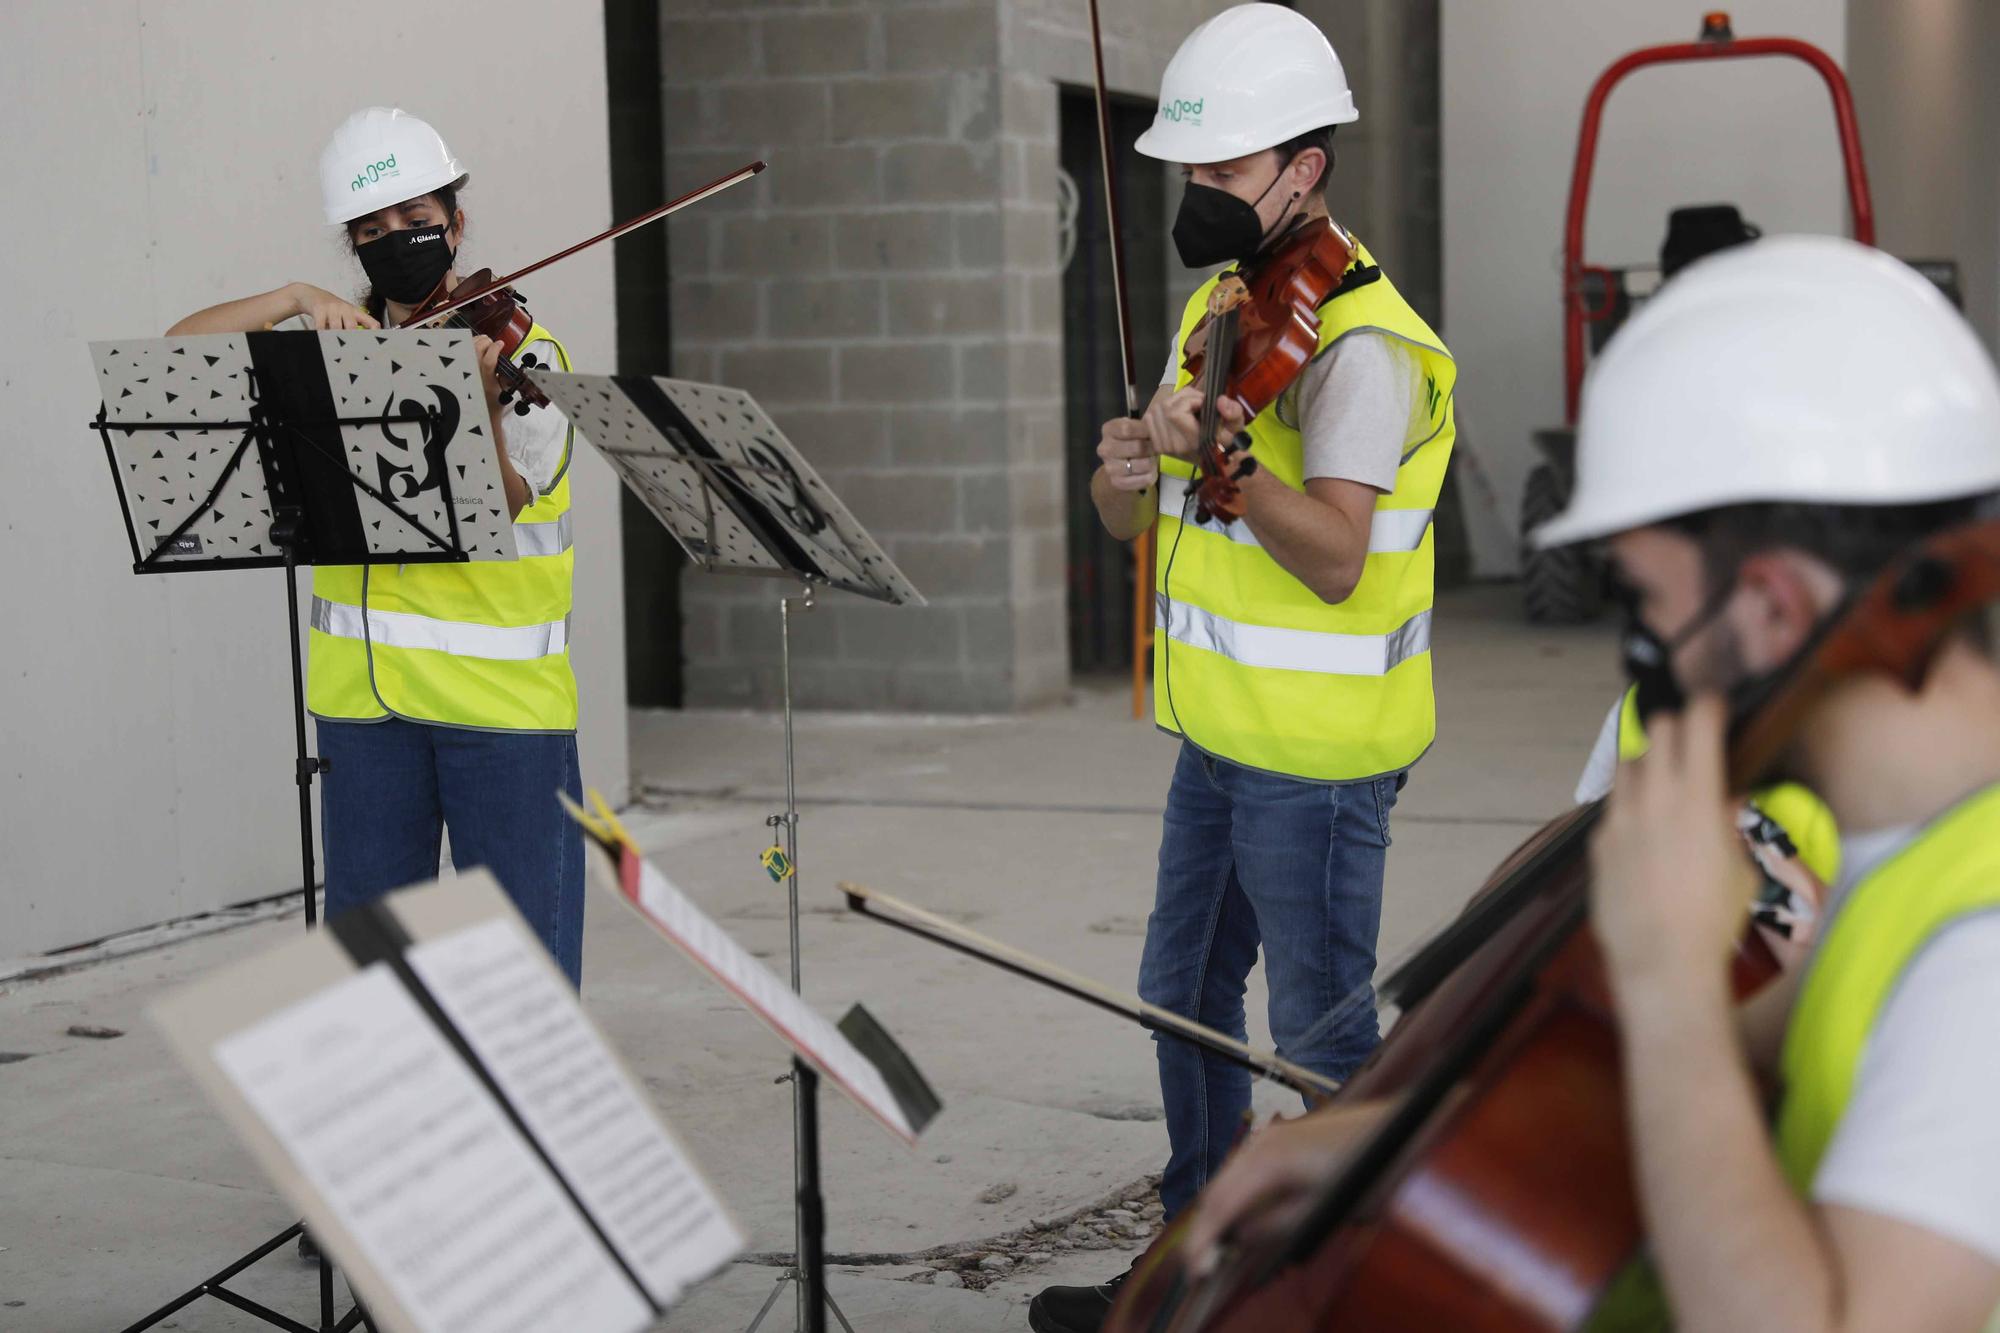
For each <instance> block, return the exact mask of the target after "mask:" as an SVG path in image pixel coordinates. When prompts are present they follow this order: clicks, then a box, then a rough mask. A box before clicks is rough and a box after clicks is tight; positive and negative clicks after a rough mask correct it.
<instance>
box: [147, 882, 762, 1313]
mask: <svg viewBox="0 0 2000 1333" xmlns="http://www.w3.org/2000/svg"><path fill="white" fill-rule="evenodd" d="M153 1015H154V1017H155V1019H156V1020H157V1021H158V1022H159V1023H160V1025H161V1027H162V1028H163V1029H164V1030H165V1031H166V1034H167V1037H168V1040H169V1042H170V1044H171V1045H172V1046H173V1047H174V1049H175V1051H176V1053H177V1054H178V1055H179V1057H180V1058H181V1060H182V1062H183V1063H184V1064H186V1065H187V1067H188V1068H189V1069H190V1071H191V1072H192V1073H193V1074H194V1075H195V1077H196V1079H197V1081H198V1082H199V1083H200V1084H201V1085H202V1087H203V1089H204V1091H206V1092H207V1093H208V1095H209V1096H210V1097H211V1098H212V1099H213V1100H214V1101H215V1103H216V1104H217V1106H218V1107H219V1108H220V1109H221V1111H222V1113H223V1115H224V1116H225V1118H227V1119H228V1120H229V1122H230V1123H231V1125H232V1126H233V1127H234V1128H235V1129H236V1131H237V1133H238V1134H239V1135H240V1136H241V1137H242V1139H243V1140H244V1142H245V1143H246V1144H247V1146H248V1147H249V1148H250V1150H251V1152H252V1153H253V1154H254V1155H255V1156H256V1157H257V1159H258V1161H259V1163H260V1165H262V1166H263V1168H264V1170H265V1171H266V1173H267V1174H268V1175H270V1177H271V1178H272V1179H273V1180H274V1181H275V1182H276V1183H277V1185H278V1187H279V1189H280V1190H281V1191H282V1192H283V1193H284V1194H285V1195H286V1197H287V1198H288V1199H289V1200H290V1201H291V1202H292V1203H294V1204H295V1205H297V1206H298V1207H299V1208H300V1209H301V1211H302V1212H303V1215H304V1216H305V1218H306V1221H307V1224H308V1225H309V1226H310V1227H311V1229H312V1232H313V1235H314V1236H315V1237H316V1238H317V1239H318V1240H319V1241H320V1243H321V1244H322V1245H323V1246H325V1247H326V1249H327V1250H328V1251H329V1252H330V1253H331V1254H332V1255H333V1256H334V1257H335V1259H336V1260H337V1261H338V1262H339V1265H340V1267H341V1269H342V1270H343V1271H344V1272H346V1274H347V1275H348V1281H349V1283H350V1284H351V1285H352V1286H353V1287H354V1289H355V1291H356V1294H357V1295H358V1296H359V1297H360V1298H361V1300H362V1301H363V1302H364V1304H365V1305H366V1306H367V1308H368V1311H369V1317H370V1318H371V1319H372V1320H373V1321H374V1322H375V1324H376V1325H377V1327H379V1328H382V1329H385V1330H387V1329H393V1330H409V1331H410V1333H505V1331H507V1330H519V1331H520V1333H528V1330H539V1329H547V1328H562V1329H565V1330H573V1331H574V1333H634V1331H636V1330H639V1329H642V1328H645V1327H647V1326H649V1325H650V1324H651V1323H652V1322H653V1321H654V1320H655V1319H657V1318H658V1316H659V1315H660V1314H661V1313H662V1312H663V1311H665V1310H666V1309H667V1308H668V1307H669V1306H671V1305H672V1304H673V1303H674V1301H675V1300H676V1299H678V1298H679V1296H680V1295H681V1294H682V1292H683V1291H685V1289H686V1288H687V1287H688V1286H689V1285H691V1284H692V1283H694V1282H696V1281H698V1280H700V1279H701V1278H702V1277H705V1276H707V1275H708V1274H709V1273H711V1272H713V1271H715V1270H716V1269H717V1268H719V1267H721V1266H722V1265H723V1264H724V1263H727V1262H728V1261H729V1260H730V1259H731V1258H733V1257H734V1256H735V1255H736V1254H737V1253H739V1252H740V1251H741V1249H742V1246H743V1235H742V1233H741V1231H740V1230H739V1229H738V1227H737V1226H736V1224H735V1222H734V1221H733V1220H731V1218H730V1217H729V1215H728V1214H727V1212H726V1211H725V1210H724V1209H723V1207H722V1205H721V1204H720V1202H719V1201H718V1200H717V1199H716V1197H715V1195H714V1193H713V1191H712V1190H711V1189H710V1188H709V1186H708V1184H707V1183H706V1182H705V1181H704V1180H703V1179H702V1178H701V1176H700V1174H699V1173H698V1172H697V1171H696V1169H695V1168H694V1166H693V1165H692V1163H691V1161H690V1159H689V1158H688V1156H687V1154H686V1152H685V1151H684V1150H683V1149H682V1148H681V1146H680V1144H679V1143H678V1142H677V1141H676V1140H675V1138H674V1136H673V1134H672V1132H671V1131H670V1130H669V1129H668V1128H667V1127H666V1125H665V1123H664V1121H662V1120H661V1119H660V1117H659V1115H658V1113H657V1112H656V1111H655V1110H654V1109H653V1106H652V1103H651V1101H650V1099H649V1098H648V1097H647V1096H646V1095H645V1093H644V1092H643V1091H642V1090H641V1088H640V1086H639V1083H638V1081H637V1080H636V1079H635V1078H634V1077H633V1076H632V1074H631V1073H630V1071H628V1070H627V1069H626V1068H625V1066H624V1065H623V1064H622V1063H621V1062H620V1061H619V1060H618V1058H617V1057H616V1056H615V1055H614V1054H613V1053H612V1051H611V1049H610V1047H609V1046H608V1045H607V1044H606V1042H605V1041H604V1039H603V1037H602V1036H601V1035H600V1034H599V1033H598V1032H597V1030H596V1028H595V1027H593V1026H592V1025H591V1023H590V1022H589V1020H588V1019H587V1018H586V1017H585V1016H584V1014H583V1011H582V1009H581V1008H580V1007H579V1005H578V1004H577V1001H576V996H575V993H574V992H573V991H571V990H570V989H569V986H568V983H567V982H566V981H565V980H564V978H563V976H562V974H561V973H560V972H559V971H558V970H557V969H556V967H555V965H554V963H553V962H552V961H551V960H550V959H549V957H548V955H547V953H546V952H545V951H544V950H543V949H542V947H541V946H540V945H539V944H538V943H537V942H536V941H535V939H534V937H533V936H532V935H531V934H530V933H529V932H528V929H527V926H526V925H525V923H523V922H522V921H521V919H520V916H519V914H518V913H517V912H516V911H515V910H514V908H513V905H512V904H511V903H510V902H508V900H507V898H506V896H505V895H504V894H503V893H502V892H501V891H500V888H499V886H498V885H497V884H496V883H495V882H494V881H493V879H492V878H491V876H490V875H487V874H486V873H484V872H475V873H473V874H470V875H466V876H462V877H460V878H459V879H457V880H456V881H453V882H448V883H443V884H432V885H427V886H424V887H421V888H416V889H409V890H404V891H401V892H398V893H395V894H392V895H390V896H389V897H388V898H387V899H385V900H383V901H382V902H380V903H378V904H375V905H373V906H372V907H370V908H365V909H361V910H358V911H356V912H353V913H350V914H348V915H347V916H344V917H342V918H341V919H340V920H339V921H338V922H335V923H333V924H332V925H331V926H330V927H329V928H328V929H327V930H324V931H319V932H316V933H315V934H313V935H309V936H306V937H304V938H301V939H295V940H293V941H291V942H290V943H288V944H285V945H283V946H280V947H278V948H275V949H272V950H269V951H267V952H266V953H264V954H261V955H259V956H257V957H254V958H251V959H247V960H245V961H242V962H239V963H236V964H234V965H231V966H229V967H226V968H222V969H219V970H218V971H217V972H215V973H213V974H211V975H210V976H208V977H206V978H204V979H202V980H200V981H198V982H196V983H194V984H193V985H191V986H189V987H186V988H185V989H183V990H181V991H179V992H176V993H175V994H173V995H171V996H169V997H167V998H166V999H164V1000H162V1001H160V1002H159V1003H158V1004H156V1005H155V1006H154V1008H153Z"/></svg>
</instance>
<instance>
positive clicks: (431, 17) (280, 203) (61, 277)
mask: <svg viewBox="0 0 2000 1333" xmlns="http://www.w3.org/2000/svg"><path fill="white" fill-rule="evenodd" d="M471 17H472V16H471V15H470V13H469V11H467V10H465V9H463V8H460V7H443V6H412V5H406V4H401V3H396V2H395V0H356V3H351V4H345V5H341V6H337V7H330V6H308V5H271V4H264V3H257V2H256V0H213V2H211V3H203V4H169V3H164V2H163V0H141V2H140V3H137V4H134V3H132V0H122V2H121V3H112V2H111V0H16V2H15V3H10V4H8V5H6V6H4V7H0V85H4V86H5V87H6V88H7V90H8V94H9V97H10V100H11V118H10V119H11V123H12V128H11V129H10V130H9V132H8V133H7V135H6V136H5V142H4V144H0V176H4V178H5V179H6V180H7V181H8V183H9V205H10V206H9V207H8V208H7V209H5V210H4V217H3V218H0V291H4V293H5V294H6V297H7V300H8V304H9V308H10V311H11V316H12V319H13V321H14V326H15V328H16V330H17V333H16V336H15V338H14V339H13V341H12V344H11V348H10V351H9V354H8V356H7V357H6V358H5V363H4V368H0V392H4V393H5V395H6V398H7V402H8V415H9V419H10V420H11V422H12V423H13V424H12V425H11V426H10V427H9V428H8V432H7V440H6V446H7V447H6V448H5V449H0V488H4V490H5V493H6V494H7V495H9V496H10V497H12V503H11V504H10V505H9V517H8V519H7V521H6V522H5V523H0V560H4V561H5V566H6V568H7V569H8V570H9V571H10V573H9V577H8V581H7V593H6V596H5V602H4V605H5V608H6V622H7V643H8V645H9V652H8V655H7V669H6V673H5V674H6V679H7V683H8V688H7V690H6V691H5V693H4V697H0V737H4V740H0V755H4V764H0V831H4V842H5V846H6V856H5V869H4V870H0V956H15V955H20V954H26V953H30V952H35V951H38V950H41V949H45V948H49V947H52V946H59V945H63V944H67V943H72V942H76V941H80V940H86V939H90V938H94V937H97V936H101V935H104V934H107V933H111V932H114V931H118V930H122V929H126V928H130V927H135V926H140V925H144V924H147V923H150V922H155V921H159V920H163V919H166V918H170V917H174V916H179V915H183V914H186V913H190V912H195V911H200V910H204V909H208V908H213V907H217V906H220V905H223V904H226V903H230V902H239V901H243V900H245V899H250V898H255V897H260V896H264V895H269V894H274V893H280V892H283V891H284V890H286V889H287V888H289V887H292V886H294V885H295V884H296V882H297V876H298V860H297V857H298V835H297V831H296V830H297V825H296V822H295V798H294V788H293V786H292V783H291V750H292V730H291V711H290V710H291V696H290V686H289V683H288V681H289V670H288V666H289V663H288V656H287V650H286V647H285V637H284V593H283V586H284V585H283V579H282V575H280V574H277V573H275V572H269V571H256V572H243V573H220V574H200V575H176V576H171V577H148V578H144V579H141V578H137V577H135V576H134V575H133V574H132V573H131V568H130V565H131V560H130V556H129V554H128V553H127V550H126V540H125V534H124V531H123V529H122V527H121V525H120V522H119V519H118V516H117V506H116V500H115V496H114V492H113V489H112V486H111V481H110V478H109V476H108V475H107V472H106V468H105V461H104V454H103V448H102V446H101V445H100V444H99V443H98V441H97V439H96V438H95V437H94V436H93V435H91V434H90V433H89V432H88V431H87V430H85V429H84V422H85V421H86V420H87V419H88V418H89V417H90V416H91V415H92V414H93V413H94V412H95V411H96V410H97V406H98V398H97V393H96V386H95V376H94V374H93V373H92V370H91V363H90V355H89V351H88V349H87V347H86V346H85V344H86V342H87V341H88V340H90V339H94V338H111V337H119V336H131V335H135V334H157V333H159V332H161V331H163V330H164V329H165V328H166V327H167V326H168V325H169V324H171V323H172V322H173V321H174V320H176V319H178V318H179V317H180V316H182V315H184V314H186V313H187V312H189V311H191V310H194V309H197V308H199V307H201V306H204V305H208V304H212V303H214V302H216V301H219V300H223V299H226V298H228V297H232V296H239V295H245V294H248V293H250V292H254V291H264V290H268V289H270V288H272V287H276V286H278V285H280V284H282V283H284V282H287V281H291V280H294V279H304V280H307V281H311V282H315V283H318V284H319V285H321V286H325V287H329V288H332V289H333V290H335V291H348V290H354V289H356V288H358V287H359V286H360V281H361V280H360V274H359V271H358V269H357V268H355V267H354V266H353V265H352V262H351V261H350V260H349V259H347V258H346V256H345V255H344V254H343V253H342V251H341V249H340V245H339V242H338V240H337V239H336V237H335V236H334V235H333V234H332V233H331V232H330V231H329V230H328V229H327V228H326V227H324V226H323V225H322V222H321V217H320V212H319V199H318V177H317V170H316V164H317V161H318V157H319V150H320V147H321V145H322V144H323V143H324V141H325V138H326V136H327V134H328V133H329V132H330V131H331V130H332V128H333V127H334V125H336V124H337V123H338V122H339V121H340V119H341V118H342V117H343V116H345V115H346V114H347V113H348V112H350V111H352V110H354V109H355V108H356V107H359V106H363V105H367V104H369V103H371V102H394V101H399V100H400V101H403V102H404V104H405V105H407V106H408V107H409V108H410V109H411V110H413V111H417V112H418V113H420V114H422V115H425V116H427V117H430V118H431V119H433V120H434V122H435V123H436V124H437V125H438V126H439V127H440V128H441V129H442V130H443V131H444V132H445V134H446V135H447V137H448V138H449V140H450V141H451V143H452V145H453V147H454V148H455V149H456V151H457V152H458V153H459V155H460V156H461V157H462V158H463V160H464V161H465V162H466V163H467V164H468V165H469V166H470V167H471V169H472V176H473V179H472V185H471V188H470V189H469V190H468V191H467V192H466V194H465V196H464V203H465V208H466V211H467V214H468V216H469V220H470V223H471V232H470V238H469V240H468V242H467V245H468V256H467V257H468V258H469V259H471V260H472V261H473V262H475V263H488V262H490V263H493V264H496V265H501V266H505V265H507V264H508V263H509V262H510V261H514V260H525V259H527V258H531V257H533V256H535V255H537V254H541V253H545V252H547V251H549V250H552V249H555V248H557V246H559V245H560V244H562V243H564V242H565V241H567V240H570V239H574V238H576V237H580V236H584V235H588V234H589V233H590V232H592V231H595V230H597V229H599V228H601V227H602V226H603V225H604V219H605V215H606V212H607V210H608V203H609V189H608V176H607V172H606V147H605V140H606V127H605V111H604V91H603V89H604V73H603V70H604V52H603V34H602V30H601V26H600V24H599V22H598V19H597V14H596V10H595V8H594V7H591V6H580V7H577V8H576V9H575V10H574V12H572V13H566V14H565V16H564V18H563V20H562V21H561V22H553V23H552V22H549V21H548V7H547V6H546V5H544V4H537V3H532V2H531V0H496V2H495V3H490V4H487V5H485V6H482V7H481V8H480V10H479V11H478V14H477V21H469V19H470V18H471ZM524 32H529V33H533V34H534V47H533V51H532V54H531V56H524V55H523V53H522V52H521V50H520V46H519V36H520V34H521V33H524ZM419 66H423V67H425V68H427V69H428V70H429V71H431V72H428V73H426V74H424V75H423V76H422V77H418V76H416V75H415V74H413V73H412V71H413V70H414V69H416V68H418V67H419ZM496 69H500V70H510V71H511V70H515V69H522V70H524V71H531V72H532V74H533V77H534V80H535V83H536V84H537V86H538V87H539V88H540V89H541V90H542V91H543V92H544V93H545V94H546V95H547V100H546V101H544V102H541V103H537V102H536V101H535V100H533V99H528V98H522V97H519V96H516V95H514V94H512V93H511V92H503V91H501V90H500V89H499V88H497V86H496V84H495V81H494V74H493V71H494V70H496ZM610 290H611V256H610V253H609V250H608V248H607V249H605V250H602V251H600V252H597V253H595V254H591V255H586V256H582V257H579V258H578V259H575V260H572V261H569V262H568V263H566V264H565V265H563V266H562V267H560V268H558V269H555V270H552V271H550V272H549V273H548V274H546V275H544V276H542V277H541V278H539V279H538V280H536V281H535V282H533V283H532V284H531V285H530V292H531V294H532V295H533V297H534V298H535V311H536V313H537V315H538V316H540V317H541V318H542V319H543V320H544V321H545V322H546V323H547V324H548V325H549V326H550V327H551V328H553V329H555V330H557V331H558V332H559V333H560V334H561V335H562V336H563V337H564V338H565V340H566V341H567V342H568V344H569V347H570V349H571V351H572V353H573V354H574V355H575V357H576V359H577V362H578V364H579V366H580V367H582V368H584V369H609V368H610V367H611V358H612V355H613V351H614V343H613V337H612V333H613V328H612V322H611V301H610ZM574 475H575V487H574V489H575V494H576V510H577V519H578V530H577V571H576V594H577V595H576V621H575V633H576V649H575V654H576V664H577V670H578V674H579V676H580V677H581V684H582V691H583V709H584V733H583V757H584V767H585V773H586V776H587V778H588V779H589V780H591V781H593V782H595V783H598V784H600V785H602V786H604V787H605V788H607V789H608V790H610V791H614V792H622V790H623V789H624V786H625V783H626V779H627V760H626V741H625V708H624V696H625V689H624V679H623V656H622V648H621V635H622V632H623V625H622V610H621V602H620V597H619V589H618V527H617V524H618V507H617V504H616V490H615V482H614V480H613V479H612V478H611V476H610V474H609V471H608V469H606V468H605V467H604V466H603V464H602V463H601V462H600V461H599V460H597V459H596V458H593V457H588V456H585V457H582V458H580V459H579V461H578V463H577V465H576V472H575V474H574Z"/></svg>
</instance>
